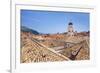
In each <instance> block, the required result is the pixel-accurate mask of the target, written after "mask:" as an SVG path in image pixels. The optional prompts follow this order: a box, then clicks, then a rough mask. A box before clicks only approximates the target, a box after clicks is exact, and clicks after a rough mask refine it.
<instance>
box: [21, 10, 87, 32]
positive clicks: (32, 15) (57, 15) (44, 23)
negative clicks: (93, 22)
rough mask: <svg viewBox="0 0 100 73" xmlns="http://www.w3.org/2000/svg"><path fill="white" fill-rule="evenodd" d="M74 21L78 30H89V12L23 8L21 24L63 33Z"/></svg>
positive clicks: (43, 30)
mask: <svg viewBox="0 0 100 73" xmlns="http://www.w3.org/2000/svg"><path fill="white" fill-rule="evenodd" d="M69 22H72V23H73V26H74V30H75V31H77V32H81V31H89V13H82V12H81V13H80V12H56V11H39V10H21V26H26V27H28V28H31V29H34V30H36V31H38V32H41V33H57V32H59V33H62V32H66V31H67V27H68V23H69Z"/></svg>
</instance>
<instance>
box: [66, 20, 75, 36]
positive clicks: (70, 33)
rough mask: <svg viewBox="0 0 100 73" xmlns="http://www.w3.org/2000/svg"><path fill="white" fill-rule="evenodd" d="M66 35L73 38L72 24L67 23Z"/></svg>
mask: <svg viewBox="0 0 100 73" xmlns="http://www.w3.org/2000/svg"><path fill="white" fill-rule="evenodd" d="M67 31H68V35H69V36H74V28H73V23H72V22H69V23H68V30H67Z"/></svg>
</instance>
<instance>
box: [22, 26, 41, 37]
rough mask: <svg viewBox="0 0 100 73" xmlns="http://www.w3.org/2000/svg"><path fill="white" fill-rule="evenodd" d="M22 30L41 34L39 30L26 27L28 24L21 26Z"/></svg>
mask: <svg viewBox="0 0 100 73" xmlns="http://www.w3.org/2000/svg"><path fill="white" fill-rule="evenodd" d="M21 31H22V32H31V33H33V34H35V35H38V34H39V32H38V31H36V30H33V29H31V28H28V27H26V26H21Z"/></svg>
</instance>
